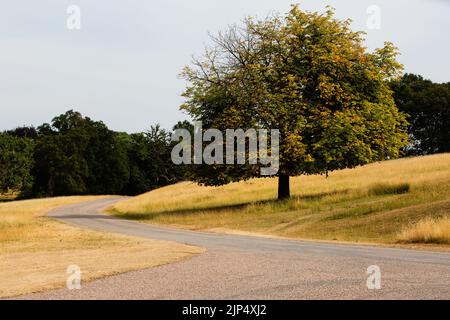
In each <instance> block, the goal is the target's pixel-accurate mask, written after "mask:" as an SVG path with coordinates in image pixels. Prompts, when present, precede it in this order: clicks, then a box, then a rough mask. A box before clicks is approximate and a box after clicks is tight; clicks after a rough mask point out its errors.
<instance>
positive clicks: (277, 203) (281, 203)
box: [111, 189, 349, 220]
mask: <svg viewBox="0 0 450 320" xmlns="http://www.w3.org/2000/svg"><path fill="white" fill-rule="evenodd" d="M348 192H349V190H348V189H346V190H341V191H333V192H321V193H316V194H307V195H301V196H293V197H291V198H290V199H286V200H276V199H269V200H261V201H249V202H245V203H239V204H232V205H221V206H212V207H200V208H194V209H175V210H165V211H156V212H150V213H121V212H118V211H116V210H114V209H113V210H111V213H112V214H114V215H117V216H120V217H122V218H126V219H129V220H154V219H156V218H157V217H159V216H164V215H165V216H168V215H171V216H184V215H196V214H204V213H211V214H214V213H221V212H226V211H236V212H238V211H241V210H245V209H247V208H248V207H249V206H264V205H272V206H273V207H280V208H285V206H286V205H289V204H290V203H291V202H292V201H302V200H303V201H307V202H310V201H318V200H321V199H323V198H325V197H328V196H335V195H343V194H347V193H348Z"/></svg>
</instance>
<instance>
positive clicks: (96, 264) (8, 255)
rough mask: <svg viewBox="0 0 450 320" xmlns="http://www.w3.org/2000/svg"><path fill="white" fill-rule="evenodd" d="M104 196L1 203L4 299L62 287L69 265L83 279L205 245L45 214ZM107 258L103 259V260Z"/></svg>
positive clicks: (181, 256)
mask: <svg viewBox="0 0 450 320" xmlns="http://www.w3.org/2000/svg"><path fill="white" fill-rule="evenodd" d="M100 198H101V197H62V198H49V199H38V200H27V201H13V202H6V203H1V204H0V271H1V272H0V298H1V297H9V296H15V295H20V294H25V293H31V292H36V291H40V290H44V289H53V288H58V287H62V286H64V285H65V282H66V277H67V275H66V270H67V267H68V266H69V265H73V264H74V265H78V266H79V267H80V268H81V271H82V281H87V280H92V279H95V278H98V277H102V276H107V275H112V274H116V273H119V272H124V271H130V270H136V269H141V268H146V267H152V266H155V265H160V264H165V263H169V262H173V261H178V260H180V259H184V258H186V257H189V256H191V255H192V254H195V253H199V252H202V250H201V249H199V248H195V247H191V246H186V245H183V244H177V243H173V242H166V241H156V240H155V241H151V240H142V239H137V238H132V237H125V236H119V235H110V234H106V233H101V232H94V231H85V230H81V229H78V228H75V227H72V226H69V225H66V224H63V223H59V222H56V221H54V220H52V219H50V218H48V217H46V216H45V214H46V212H48V211H49V210H51V209H53V208H56V207H58V206H62V205H66V204H72V203H77V202H82V201H89V200H95V199H100ZM100 257H101V259H99V258H100Z"/></svg>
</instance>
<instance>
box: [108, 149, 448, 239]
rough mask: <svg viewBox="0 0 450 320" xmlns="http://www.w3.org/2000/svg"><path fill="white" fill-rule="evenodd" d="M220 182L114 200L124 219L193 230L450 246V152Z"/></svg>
mask: <svg viewBox="0 0 450 320" xmlns="http://www.w3.org/2000/svg"><path fill="white" fill-rule="evenodd" d="M291 180H292V181H291V192H292V193H293V197H292V199H290V200H287V201H282V202H278V201H276V200H275V199H276V190H277V181H276V179H254V180H250V181H246V182H240V183H233V184H230V185H226V186H222V187H202V186H198V185H196V184H194V183H190V182H183V183H179V184H177V185H173V186H168V187H165V188H161V189H158V190H154V191H152V192H149V193H146V194H143V195H141V196H138V197H136V198H132V199H129V200H126V201H123V202H120V203H118V204H116V205H115V206H114V207H113V208H111V209H110V210H109V211H110V212H111V213H112V214H115V215H118V216H120V217H124V218H128V219H134V220H140V221H144V222H149V223H157V224H167V225H172V226H175V227H181V228H188V229H192V230H209V231H220V232H252V233H259V234H266V235H274V236H283V237H290V238H302V239H321V240H338V241H351V242H368V243H385V244H397V243H431V244H434V245H436V244H438V245H443V246H448V245H449V244H450V233H449V229H448V226H449V224H448V218H449V217H450V154H441V155H433V156H427V157H417V158H405V159H400V160H392V161H385V162H380V163H374V164H371V165H367V166H364V167H359V168H356V169H351V170H350V169H348V170H342V171H337V172H333V173H331V175H330V176H329V177H328V178H326V177H325V176H320V175H316V176H302V177H296V178H293V179H291Z"/></svg>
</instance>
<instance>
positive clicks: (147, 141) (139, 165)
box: [0, 110, 184, 198]
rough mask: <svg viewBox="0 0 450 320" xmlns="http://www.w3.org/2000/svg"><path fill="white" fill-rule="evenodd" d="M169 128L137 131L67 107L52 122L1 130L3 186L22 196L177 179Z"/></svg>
mask: <svg viewBox="0 0 450 320" xmlns="http://www.w3.org/2000/svg"><path fill="white" fill-rule="evenodd" d="M171 149H172V146H171V142H170V132H168V131H166V130H164V129H161V128H160V126H158V125H156V126H152V127H151V128H150V129H149V131H147V132H142V133H135V134H127V133H123V132H114V131H112V130H110V129H108V127H107V126H106V125H105V124H104V123H103V122H100V121H93V120H91V119H90V118H88V117H83V116H82V115H81V114H80V113H78V112H75V111H72V110H71V111H68V112H66V113H65V114H62V115H60V116H58V117H55V118H54V119H53V120H52V122H51V124H48V123H45V124H43V125H41V126H39V127H37V128H33V127H20V128H17V129H14V130H10V131H6V132H3V133H1V134H0V150H1V153H0V179H1V180H0V191H1V192H7V191H8V190H9V191H11V190H19V191H20V192H21V196H22V197H27V198H28V197H46V196H64V195H83V194H124V195H136V194H139V193H143V192H146V191H148V190H151V189H154V188H158V187H161V186H165V185H168V184H171V183H175V182H177V181H179V180H180V179H182V178H183V176H184V173H183V171H182V170H183V168H182V167H177V166H175V165H173V164H172V161H171V159H170V153H171Z"/></svg>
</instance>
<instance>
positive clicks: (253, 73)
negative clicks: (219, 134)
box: [181, 6, 407, 199]
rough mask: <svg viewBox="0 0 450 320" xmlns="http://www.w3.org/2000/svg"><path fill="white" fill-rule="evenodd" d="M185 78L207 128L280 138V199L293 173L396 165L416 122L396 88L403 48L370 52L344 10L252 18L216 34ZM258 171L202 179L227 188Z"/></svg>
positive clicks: (200, 169) (212, 169)
mask: <svg viewBox="0 0 450 320" xmlns="http://www.w3.org/2000/svg"><path fill="white" fill-rule="evenodd" d="M211 38H212V42H213V45H212V46H210V47H209V48H207V49H206V52H205V53H204V55H203V56H202V57H201V58H199V59H194V61H193V63H192V66H188V67H186V68H185V69H184V71H183V73H182V75H183V77H184V78H185V79H186V80H187V81H188V82H189V85H188V87H187V88H186V91H185V92H184V97H185V98H186V102H185V104H183V105H182V107H181V108H182V109H183V110H186V111H187V112H188V113H189V114H190V115H191V116H192V117H193V119H194V120H197V121H202V124H203V128H204V129H208V128H217V129H221V130H225V129H226V128H242V129H248V128H264V129H269V130H270V129H278V130H279V131H280V135H281V140H280V159H279V163H280V170H279V172H278V176H279V178H280V179H279V181H280V183H279V198H280V199H281V198H286V197H289V176H297V175H302V174H324V173H327V172H329V171H333V170H338V169H343V168H353V167H355V166H359V165H364V164H367V163H370V162H373V161H378V160H384V159H390V158H396V157H398V156H399V150H400V148H402V147H403V146H405V144H406V143H407V133H406V130H405V129H406V120H405V116H404V114H402V113H400V112H399V111H398V109H397V107H396V106H395V102H394V99H393V97H392V91H391V89H390V87H389V84H388V81H389V80H392V79H395V78H397V77H399V75H400V74H401V70H402V66H401V65H400V64H399V63H398V62H397V60H396V56H397V49H396V48H395V47H394V46H393V45H392V44H391V43H386V44H385V46H384V47H383V48H380V49H377V50H375V51H374V52H368V51H367V50H366V48H365V47H364V45H363V34H362V33H361V32H354V31H352V30H351V29H350V21H349V20H344V21H341V20H338V19H336V18H335V17H334V10H333V9H331V8H329V9H328V10H327V12H325V13H323V14H320V13H317V12H305V11H302V10H301V9H300V8H299V7H298V6H293V7H292V9H291V10H290V11H289V12H288V13H287V14H286V15H275V16H272V17H269V18H267V19H264V20H257V19H254V18H247V19H245V21H244V24H243V26H230V27H229V28H228V29H227V30H226V31H224V32H221V33H219V34H218V35H217V36H212V37H211ZM258 172H259V171H258V170H256V168H255V166H252V165H246V166H227V165H213V166H206V165H199V166H197V169H196V170H194V174H193V177H194V179H195V180H197V181H198V182H200V183H203V184H207V185H221V184H226V183H229V182H232V181H239V180H241V179H248V178H251V177H255V176H258Z"/></svg>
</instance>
